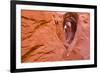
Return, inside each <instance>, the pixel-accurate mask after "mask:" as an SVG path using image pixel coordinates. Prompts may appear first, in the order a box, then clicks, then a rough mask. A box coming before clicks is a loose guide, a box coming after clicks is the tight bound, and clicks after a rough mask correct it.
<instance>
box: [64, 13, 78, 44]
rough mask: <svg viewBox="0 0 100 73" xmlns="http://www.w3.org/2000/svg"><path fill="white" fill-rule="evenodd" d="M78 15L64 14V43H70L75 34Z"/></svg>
mask: <svg viewBox="0 0 100 73" xmlns="http://www.w3.org/2000/svg"><path fill="white" fill-rule="evenodd" d="M77 23H78V14H77V13H74V12H68V13H66V14H64V22H63V29H64V32H65V38H66V41H67V42H68V43H69V44H70V43H72V41H73V39H74V36H75V32H76V30H77Z"/></svg>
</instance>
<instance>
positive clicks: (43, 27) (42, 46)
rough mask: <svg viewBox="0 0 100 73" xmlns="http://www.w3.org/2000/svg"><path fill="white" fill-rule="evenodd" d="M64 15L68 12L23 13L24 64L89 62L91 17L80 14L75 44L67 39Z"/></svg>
mask: <svg viewBox="0 0 100 73" xmlns="http://www.w3.org/2000/svg"><path fill="white" fill-rule="evenodd" d="M64 14H65V12H46V11H29V10H22V12H21V23H22V25H21V28H22V32H21V33H22V39H21V41H22V46H21V47H22V49H21V51H22V52H21V56H22V57H21V58H22V59H21V60H22V62H45V61H64V60H84V59H89V56H90V53H89V52H90V23H89V21H90V19H89V17H90V16H89V14H88V13H77V14H78V16H79V19H78V23H77V30H76V33H75V36H74V39H73V42H72V43H71V44H68V43H67V42H66V39H65V33H64V29H63V20H64V19H63V16H64ZM65 45H66V46H65ZM67 46H68V48H67Z"/></svg>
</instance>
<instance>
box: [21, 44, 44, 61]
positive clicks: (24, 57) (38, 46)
mask: <svg viewBox="0 0 100 73" xmlns="http://www.w3.org/2000/svg"><path fill="white" fill-rule="evenodd" d="M41 46H44V45H36V46H34V47H32V48H31V49H30V50H29V51H28V52H27V53H26V54H25V55H23V56H22V62H24V61H25V60H26V58H27V57H29V56H30V55H31V53H32V52H33V51H35V50H36V49H38V48H40V47H41Z"/></svg>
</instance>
